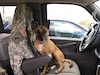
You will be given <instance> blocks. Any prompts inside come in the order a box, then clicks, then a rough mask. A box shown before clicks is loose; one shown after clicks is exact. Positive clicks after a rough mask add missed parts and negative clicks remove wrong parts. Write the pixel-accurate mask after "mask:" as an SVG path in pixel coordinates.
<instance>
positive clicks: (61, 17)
mask: <svg viewBox="0 0 100 75" xmlns="http://www.w3.org/2000/svg"><path fill="white" fill-rule="evenodd" d="M47 19H48V20H50V22H51V23H50V30H49V35H50V36H54V37H67V38H83V37H84V35H85V34H86V32H87V29H88V27H89V24H90V23H93V22H95V20H94V19H93V18H92V16H91V15H90V14H89V13H88V12H87V11H86V10H85V9H84V8H83V7H81V6H78V5H72V4H48V5H47Z"/></svg>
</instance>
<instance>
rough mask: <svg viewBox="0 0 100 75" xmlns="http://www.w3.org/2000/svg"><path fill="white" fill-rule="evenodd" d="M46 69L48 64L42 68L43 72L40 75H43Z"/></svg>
mask: <svg viewBox="0 0 100 75" xmlns="http://www.w3.org/2000/svg"><path fill="white" fill-rule="evenodd" d="M47 67H48V64H46V65H45V66H44V68H43V71H42V72H41V74H40V75H45V73H46V70H47Z"/></svg>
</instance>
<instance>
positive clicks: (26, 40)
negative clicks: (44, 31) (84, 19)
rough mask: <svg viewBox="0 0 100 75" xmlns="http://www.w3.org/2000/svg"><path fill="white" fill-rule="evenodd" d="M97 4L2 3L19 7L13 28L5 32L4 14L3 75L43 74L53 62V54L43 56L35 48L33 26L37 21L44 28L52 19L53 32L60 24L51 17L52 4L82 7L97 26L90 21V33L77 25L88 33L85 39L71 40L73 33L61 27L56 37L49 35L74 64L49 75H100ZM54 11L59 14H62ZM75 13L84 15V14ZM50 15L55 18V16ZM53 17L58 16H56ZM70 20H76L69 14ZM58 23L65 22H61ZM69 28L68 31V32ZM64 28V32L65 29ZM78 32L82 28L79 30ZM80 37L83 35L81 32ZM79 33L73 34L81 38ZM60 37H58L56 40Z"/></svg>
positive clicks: (71, 0)
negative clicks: (45, 66)
mask: <svg viewBox="0 0 100 75" xmlns="http://www.w3.org/2000/svg"><path fill="white" fill-rule="evenodd" d="M96 1H98V0H76V1H75V0H8V1H5V0H1V1H0V6H16V8H15V10H14V15H13V21H12V24H11V26H12V27H11V29H7V30H5V27H4V23H3V17H2V16H4V15H3V14H2V13H1V12H0V68H2V69H5V70H6V73H7V74H2V73H1V71H0V75H41V72H42V70H43V67H44V65H46V64H48V63H50V62H51V61H52V59H53V56H52V54H44V55H40V53H39V52H37V51H36V50H35V49H34V45H33V41H34V38H35V37H34V32H33V30H34V28H33V26H32V21H33V20H34V21H36V22H37V23H38V24H39V25H44V24H45V23H46V21H47V20H50V21H51V30H52V28H53V26H52V25H56V24H58V23H54V22H55V18H54V20H52V18H49V17H48V11H47V10H48V9H47V8H48V5H49V4H71V5H78V6H81V7H83V8H84V9H85V10H86V11H87V12H88V13H89V14H90V15H91V16H92V18H93V19H94V20H95V23H94V22H90V23H89V24H88V30H85V29H83V28H82V27H79V26H78V25H76V24H74V25H75V26H78V27H79V28H81V29H82V31H84V32H86V34H85V35H84V37H83V35H82V37H83V38H81V37H70V36H69V35H70V34H69V33H68V36H67V35H66V34H67V33H63V32H62V31H61V32H60V30H59V27H58V30H57V26H58V25H56V26H55V31H53V32H51V33H52V35H53V36H52V35H49V36H50V39H51V40H52V41H53V42H54V43H55V44H56V45H57V46H58V47H59V48H60V49H61V51H62V52H63V54H64V56H65V58H66V59H70V60H72V61H73V67H72V68H69V67H68V66H69V65H68V64H67V63H63V64H64V66H65V68H64V69H63V71H62V72H61V73H58V74H55V70H56V69H57V67H59V66H58V65H57V67H56V68H55V69H53V70H51V71H50V72H47V73H46V74H45V75H100V50H99V49H100V47H99V45H100V41H99V40H100V22H99V21H100V9H99V8H98V7H97V6H96V5H95V2H96ZM58 9H60V8H58ZM61 9H62V8H61ZM74 9H75V10H76V9H78V8H74ZM3 10H4V8H3ZM9 10H10V9H9ZM65 10H67V9H64V11H65ZM51 11H52V12H55V13H56V14H57V13H59V12H60V11H59V12H57V11H56V10H51ZM69 11H71V10H69ZM76 11H77V10H76ZM60 13H61V12H60ZM71 14H72V13H71ZM75 14H76V15H81V16H82V15H83V14H81V13H80V14H78V13H75ZM60 15H63V14H60ZM50 16H51V17H52V14H51V15H50ZM53 17H56V16H54V15H53ZM61 17H62V16H60V18H61ZM65 17H66V16H65ZM69 17H72V18H73V14H72V15H69ZM76 17H77V18H75V19H79V18H78V16H76ZM8 19H9V18H8ZM56 21H61V20H58V19H57V20H56ZM75 21H76V20H75ZM61 22H62V21H61ZM63 22H65V21H63ZM69 23H71V22H69ZM62 24H64V23H62ZM72 24H73V23H72ZM62 27H63V26H62ZM66 27H67V26H66ZM66 27H65V30H66V29H67V28H66ZM60 29H62V30H64V28H60ZM69 30H71V28H70V29H69ZM72 30H73V29H72ZM72 30H71V31H72ZM76 30H78V29H77V28H76ZM56 31H57V32H56ZM59 32H60V33H59ZM77 34H80V32H78V33H77ZM77 34H73V35H75V36H77ZM56 35H57V37H55V36H56ZM65 35H66V36H65ZM71 35H72V34H71ZM62 36H63V37H62ZM78 36H81V35H78ZM66 37H70V38H66Z"/></svg>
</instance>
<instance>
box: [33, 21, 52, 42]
mask: <svg viewBox="0 0 100 75" xmlns="http://www.w3.org/2000/svg"><path fill="white" fill-rule="evenodd" d="M32 23H33V29H34V32H35V37H36V39H37V40H38V41H39V43H40V44H43V43H45V42H46V40H47V38H48V35H49V33H48V29H49V24H50V21H49V20H48V21H47V22H46V24H45V25H38V24H37V23H36V22H35V21H33V22H32Z"/></svg>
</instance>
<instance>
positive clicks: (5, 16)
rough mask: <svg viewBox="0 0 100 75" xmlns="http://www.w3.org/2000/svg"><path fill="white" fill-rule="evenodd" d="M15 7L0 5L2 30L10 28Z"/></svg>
mask: <svg viewBox="0 0 100 75" xmlns="http://www.w3.org/2000/svg"><path fill="white" fill-rule="evenodd" d="M15 8H16V6H0V13H1V16H2V20H3V25H4V30H11V26H12V19H13V16H14V12H15Z"/></svg>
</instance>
